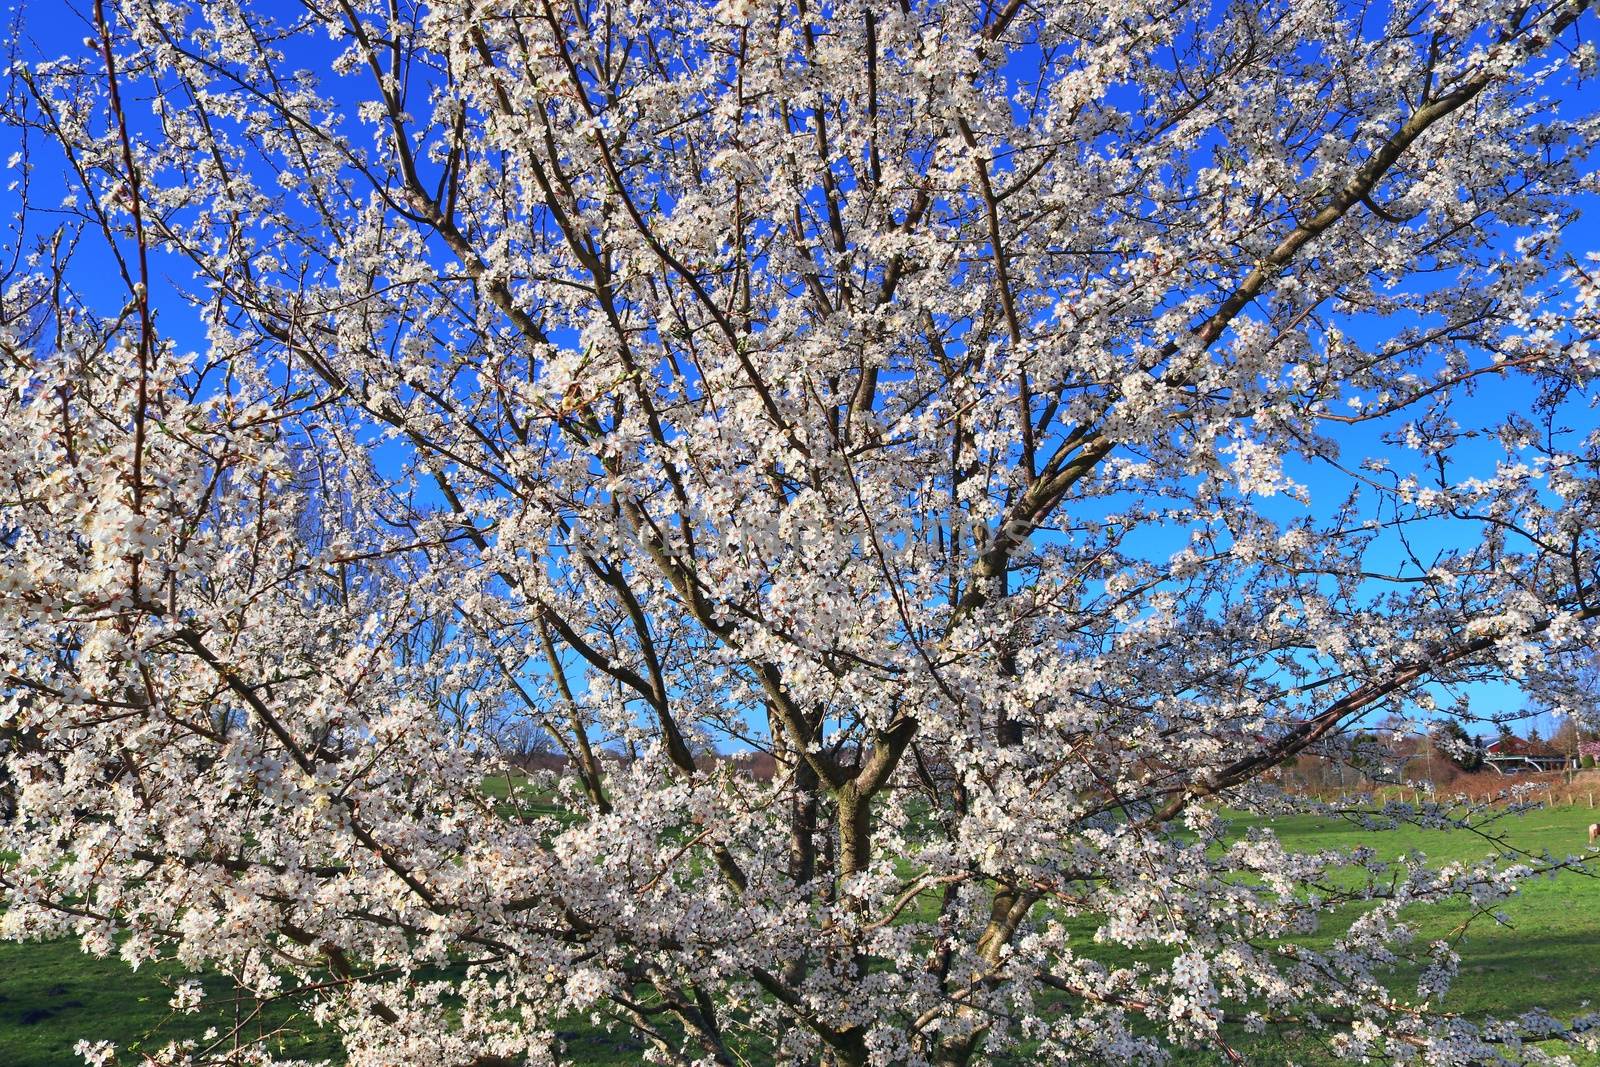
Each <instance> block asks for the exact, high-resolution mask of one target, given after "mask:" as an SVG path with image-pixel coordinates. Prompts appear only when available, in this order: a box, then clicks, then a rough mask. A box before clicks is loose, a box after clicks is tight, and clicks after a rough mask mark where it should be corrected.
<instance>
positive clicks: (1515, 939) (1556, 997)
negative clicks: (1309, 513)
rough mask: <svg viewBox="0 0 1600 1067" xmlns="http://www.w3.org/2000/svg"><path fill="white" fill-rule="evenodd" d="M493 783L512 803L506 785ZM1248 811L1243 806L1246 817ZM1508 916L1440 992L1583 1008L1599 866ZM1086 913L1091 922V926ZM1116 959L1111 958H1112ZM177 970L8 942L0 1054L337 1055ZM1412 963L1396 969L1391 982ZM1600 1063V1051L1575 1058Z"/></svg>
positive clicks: (1302, 833)
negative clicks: (212, 1031) (178, 982)
mask: <svg viewBox="0 0 1600 1067" xmlns="http://www.w3.org/2000/svg"><path fill="white" fill-rule="evenodd" d="M504 786H505V783H504V782H501V783H500V785H499V788H496V787H495V786H494V785H493V784H491V785H490V789H491V791H493V792H495V793H497V794H499V798H500V799H502V801H503V802H504V801H505V800H507V799H508V798H506V797H505V794H504V792H503V790H504ZM1596 818H1600V812H1594V811H1590V810H1589V809H1588V808H1586V807H1578V808H1553V809H1543V810H1538V811H1534V812H1530V813H1527V814H1522V815H1517V816H1510V817H1508V821H1507V822H1506V823H1505V826H1506V829H1507V830H1508V831H1509V833H1510V838H1511V840H1512V842H1513V843H1514V844H1515V845H1517V846H1518V847H1520V848H1523V849H1526V850H1529V851H1531V852H1535V853H1539V852H1543V851H1546V850H1548V851H1549V852H1551V853H1553V854H1555V855H1557V856H1564V855H1567V854H1570V853H1576V852H1581V851H1582V850H1583V849H1584V847H1585V845H1586V837H1585V833H1584V831H1585V827H1587V825H1588V824H1589V823H1590V822H1592V821H1594V820H1595V819H1596ZM1250 822H1251V820H1248V819H1243V818H1240V819H1237V820H1236V826H1237V827H1238V828H1239V829H1241V830H1242V829H1243V828H1244V827H1246V826H1248V825H1250ZM1272 826H1273V828H1274V829H1275V830H1276V831H1277V832H1278V834H1279V835H1280V836H1281V837H1282V838H1283V839H1284V841H1285V842H1286V843H1287V844H1288V845H1290V847H1293V848H1300V849H1311V848H1325V847H1343V846H1351V845H1356V844H1367V845H1371V846H1373V847H1375V848H1377V849H1378V850H1379V851H1380V852H1381V853H1383V854H1384V855H1386V856H1388V857H1393V856H1395V855H1398V854H1399V853H1401V852H1402V851H1412V850H1420V851H1423V852H1425V853H1426V854H1427V855H1428V857H1429V858H1430V860H1434V861H1441V862H1442V861H1446V860H1456V859H1460V860H1469V859H1479V858H1482V857H1483V856H1485V855H1486V854H1487V852H1488V846H1487V845H1486V844H1485V842H1484V841H1483V839H1482V838H1479V837H1477V836H1475V835H1472V834H1467V833H1460V832H1454V833H1448V834H1446V833H1438V832H1425V831H1418V830H1402V831H1396V832H1393V833H1381V834H1368V833H1365V832H1363V831H1361V830H1359V829H1356V828H1354V827H1351V826H1350V825H1348V824H1346V823H1343V822H1338V821H1330V820H1323V819H1315V818H1309V817H1302V818H1294V819H1278V820H1274V821H1273V823H1272ZM1504 910H1505V912H1506V913H1507V915H1508V916H1509V918H1510V925H1508V926H1497V925H1494V924H1493V923H1492V922H1489V921H1487V920H1483V921H1480V922H1479V923H1477V924H1475V925H1473V927H1472V928H1471V930H1470V931H1469V932H1468V934H1467V935H1466V937H1465V938H1464V939H1463V941H1462V942H1461V944H1460V946H1459V948H1460V951H1461V953H1462V956H1463V963H1462V973H1461V977H1460V979H1459V980H1458V981H1457V983H1456V986H1455V988H1454V989H1453V990H1452V992H1451V994H1450V996H1449V998H1448V1000H1447V1001H1446V1003H1445V1004H1444V1007H1445V1008H1446V1009H1449V1010H1452V1011H1459V1012H1463V1013H1466V1014H1468V1015H1473V1016H1479V1015H1487V1014H1493V1015H1498V1016H1507V1015H1512V1014H1516V1013H1519V1012H1523V1011H1528V1010H1531V1009H1533V1008H1535V1007H1543V1008H1546V1009H1548V1010H1549V1011H1551V1012H1552V1013H1554V1014H1555V1015H1557V1016H1562V1015H1569V1014H1573V1013H1576V1012H1580V1011H1583V1010H1585V1006H1586V1005H1587V1003H1588V1002H1589V1000H1590V999H1591V998H1596V999H1600V879H1597V878H1588V877H1584V876H1581V875H1574V874H1562V875H1560V876H1558V877H1556V878H1553V879H1547V880H1542V881H1539V882H1535V883H1533V884H1530V885H1528V886H1527V887H1526V888H1525V889H1524V891H1523V892H1522V893H1521V894H1520V895H1519V896H1518V897H1517V898H1516V899H1515V900H1513V901H1512V902H1511V903H1510V904H1508V905H1507V906H1506V908H1505V909H1504ZM1465 916H1466V911H1465V909H1461V910H1451V909H1442V910H1441V909H1433V910H1432V911H1430V912H1428V913H1427V918H1426V920H1425V923H1424V926H1423V930H1422V933H1423V936H1424V937H1425V938H1429V939H1431V938H1435V937H1444V936H1447V935H1448V934H1449V933H1450V932H1451V930H1452V929H1453V928H1454V927H1455V926H1456V925H1457V924H1458V923H1459V922H1460V921H1461V920H1462V919H1463V918H1464V917H1465ZM1338 925H1339V924H1337V923H1330V924H1329V928H1328V929H1327V930H1325V931H1324V932H1323V933H1322V934H1321V935H1319V938H1318V939H1317V941H1320V943H1322V944H1326V943H1328V942H1329V941H1331V940H1332V938H1333V937H1334V936H1336V935H1337V932H1338ZM1090 933H1091V925H1090V924H1089V923H1088V922H1087V921H1085V922H1084V934H1085V936H1086V937H1087V936H1088V935H1089V934H1090ZM1108 962H1109V961H1108ZM169 974H170V972H162V971H159V970H156V971H152V970H150V969H146V970H143V971H140V972H138V973H133V972H130V971H129V970H128V969H127V967H126V966H125V965H124V964H122V963H121V962H119V961H117V960H115V959H111V960H96V959H93V958H91V957H88V956H85V955H83V954H81V953H80V952H78V950H77V946H76V943H74V942H49V943H43V944H12V943H0V1067H67V1065H71V1064H77V1063H79V1062H81V1061H79V1060H78V1059H77V1058H76V1057H74V1056H73V1055H72V1046H73V1044H74V1043H75V1042H76V1041H77V1040H78V1039H79V1038H83V1037H97V1038H105V1039H111V1040H116V1041H118V1042H119V1043H123V1044H124V1045H125V1046H128V1045H132V1046H134V1047H135V1048H137V1047H140V1046H142V1047H151V1046H153V1045H159V1044H161V1043H164V1042H165V1041H168V1040H171V1039H173V1038H178V1037H198V1036H199V1035H200V1034H201V1033H202V1032H203V1031H204V1030H206V1029H208V1028H211V1027H215V1028H217V1029H218V1030H219V1031H221V1032H223V1033H226V1032H228V1031H229V1030H230V1029H231V1028H232V1027H233V1026H235V1025H236V1023H238V1022H244V1023H245V1024H246V1025H245V1031H246V1032H247V1033H249V1034H250V1035H252V1036H254V1035H255V1034H257V1033H259V1032H264V1031H271V1030H275V1029H277V1028H280V1027H286V1028H287V1030H286V1031H285V1033H284V1037H283V1041H284V1051H285V1052H286V1053H288V1054H292V1055H296V1056H300V1057H304V1058H307V1059H320V1058H324V1057H325V1058H328V1059H330V1060H334V1061H337V1059H338V1043H337V1041H336V1040H335V1039H333V1038H332V1037H331V1036H329V1035H327V1034H321V1033H318V1032H316V1031H315V1030H314V1029H313V1028H311V1027H310V1026H309V1024H306V1023H304V1022H303V1020H300V1019H298V1018H297V1017H295V1015H294V1014H293V1010H292V1008H291V1007H290V1006H288V1005H286V1004H278V1005H272V1006H269V1007H268V1008H267V1009H266V1010H264V1011H262V1012H261V1013H259V1015H252V1012H253V1011H254V1010H255V1006H254V1005H253V1004H252V1003H251V1002H248V1001H245V1002H235V1001H234V1000H233V998H232V996H231V994H230V992H229V990H228V989H227V988H226V987H225V986H224V985H223V984H222V983H221V982H220V980H215V979H213V980H210V981H208V993H209V994H210V996H208V1000H207V1004H208V1007H207V1010H206V1011H205V1012H202V1013H201V1014H199V1015H193V1016H182V1017H176V1018H174V1017H171V1016H170V1014H169V1012H168V1010H167V999H168V997H169V995H170V994H169V992H168V989H167V988H166V986H164V985H163V984H162V982H161V978H162V977H163V976H164V975H169ZM1407 977H1408V976H1406V975H1404V974H1402V975H1399V976H1397V980H1396V988H1397V989H1401V988H1403V987H1404V985H1405V982H1406V979H1407ZM561 1036H562V1037H563V1038H564V1039H565V1041H566V1043H567V1045H568V1049H569V1053H570V1054H571V1055H572V1056H573V1058H574V1061H575V1062H578V1063H584V1064H592V1065H603V1064H631V1063H637V1062H639V1060H640V1054H641V1051H642V1049H641V1048H639V1047H637V1046H634V1045H632V1044H630V1043H628V1042H627V1041H626V1040H625V1039H619V1038H620V1035H619V1036H618V1037H613V1036H609V1035H605V1034H601V1033H596V1032H591V1031H585V1030H577V1029H575V1030H572V1031H570V1032H566V1033H563V1034H562V1035H561ZM1241 1048H1242V1049H1243V1050H1244V1051H1245V1052H1246V1053H1247V1055H1248V1057H1249V1060H1250V1062H1252V1063H1260V1064H1270V1065H1277V1064H1283V1063H1287V1062H1291V1061H1293V1062H1299V1063H1303V1064H1316V1063H1318V1062H1321V1061H1323V1060H1324V1059H1325V1058H1326V1057H1325V1056H1324V1055H1323V1052H1322V1050H1321V1047H1320V1045H1319V1044H1318V1042H1317V1040H1316V1039H1315V1037H1314V1036H1312V1035H1307V1034H1294V1033H1290V1034H1281V1035H1274V1036H1271V1037H1268V1038H1262V1039H1255V1040H1252V1041H1248V1042H1245V1043H1244V1044H1243V1045H1242V1046H1241ZM1176 1062H1177V1063H1179V1064H1182V1065H1184V1067H1190V1065H1194V1067H1198V1065H1201V1064H1213V1063H1217V1062H1219V1057H1218V1055H1217V1054H1216V1053H1215V1052H1213V1051H1209V1050H1194V1051H1192V1052H1188V1053H1183V1054H1180V1055H1179V1057H1177V1060H1176ZM1580 1062H1584V1063H1586V1064H1591V1065H1596V1067H1600V1060H1588V1061H1580Z"/></svg>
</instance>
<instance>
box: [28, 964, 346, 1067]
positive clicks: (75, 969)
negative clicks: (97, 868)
mask: <svg viewBox="0 0 1600 1067" xmlns="http://www.w3.org/2000/svg"><path fill="white" fill-rule="evenodd" d="M163 976H166V977H169V978H187V977H190V976H189V975H185V974H183V973H182V972H180V971H178V970H176V969H174V968H171V967H157V968H151V967H148V966H147V967H144V968H141V969H140V970H139V971H132V970H130V969H129V968H128V965H127V964H126V963H123V962H122V961H121V960H120V959H117V958H116V957H111V958H109V959H96V958H95V957H93V956H89V955H86V954H84V953H83V952H81V951H79V949H78V944H77V942H76V941H74V940H61V941H45V942H21V943H18V942H0V1064H4V1065H5V1067H68V1065H75V1067H81V1064H82V1063H83V1061H82V1060H81V1059H80V1058H78V1057H77V1056H74V1055H73V1053H72V1047H73V1045H75V1044H76V1043H77V1042H78V1040H79V1039H81V1038H96V1039H101V1040H112V1041H116V1042H118V1043H119V1044H121V1045H123V1046H124V1047H125V1048H127V1049H128V1050H130V1051H134V1052H137V1051H138V1050H139V1049H141V1048H146V1049H155V1048H158V1047H160V1046H162V1045H164V1044H166V1043H167V1042H168V1041H173V1040H180V1039H184V1038H193V1039H199V1038H200V1037H201V1035H202V1034H203V1033H204V1032H205V1031H206V1030H207V1029H208V1028H212V1027H215V1028H216V1029H217V1031H218V1032H219V1034H227V1033H229V1032H230V1031H231V1030H232V1029H233V1028H234V1026H235V1025H236V1022H246V1023H247V1025H246V1027H245V1029H244V1034H245V1035H247V1036H248V1037H250V1038H254V1037H256V1036H257V1035H258V1034H262V1033H265V1032H269V1031H282V1033H281V1034H280V1038H279V1040H278V1041H277V1042H276V1044H277V1046H278V1047H279V1048H280V1049H281V1050H282V1051H283V1052H284V1054H285V1055H291V1056H296V1057H301V1058H306V1059H322V1058H328V1059H332V1058H335V1057H338V1056H339V1043H338V1039H337V1037H336V1036H334V1035H332V1034H329V1033H324V1032H319V1031H318V1030H316V1028H315V1027H313V1026H312V1025H311V1024H310V1023H309V1022H306V1021H305V1020H302V1019H299V1018H298V1017H297V1016H296V1015H295V1013H294V1011H293V1009H292V1008H291V1007H290V1006H289V1005H287V1004H277V1005H271V1006H268V1007H266V1008H265V1009H263V1010H262V1011H261V1012H260V1013H259V1014H258V1015H254V1016H252V1012H253V1011H254V1009H255V1003H254V1001H248V1000H247V1001H236V1000H235V998H234V995H233V991H232V987H231V986H230V985H229V984H228V983H227V982H226V980H224V979H222V978H219V977H216V976H214V975H213V976H207V977H206V979H205V981H204V985H205V987H206V993H207V996H206V1000H205V1004H204V1008H203V1010H202V1011H200V1012H198V1013H196V1014H194V1015H181V1016H174V1015H173V1014H172V1012H171V1011H170V1009H169V1008H168V1004H167V1002H168V1000H169V999H170V997H171V995H172V993H171V990H170V989H169V988H168V986H166V985H164V984H163V983H162V981H161V977H163ZM285 1028H288V1029H285Z"/></svg>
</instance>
